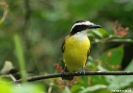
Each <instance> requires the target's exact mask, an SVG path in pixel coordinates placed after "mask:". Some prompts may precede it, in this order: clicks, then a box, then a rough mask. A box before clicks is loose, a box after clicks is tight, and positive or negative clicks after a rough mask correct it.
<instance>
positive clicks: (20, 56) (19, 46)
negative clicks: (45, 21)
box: [14, 34, 26, 82]
mask: <svg viewBox="0 0 133 93" xmlns="http://www.w3.org/2000/svg"><path fill="white" fill-rule="evenodd" d="M14 43H15V46H16V56H17V58H18V62H19V65H20V72H21V75H22V81H23V82H24V81H26V71H25V60H24V55H23V46H22V42H21V39H20V36H19V35H18V34H15V35H14Z"/></svg>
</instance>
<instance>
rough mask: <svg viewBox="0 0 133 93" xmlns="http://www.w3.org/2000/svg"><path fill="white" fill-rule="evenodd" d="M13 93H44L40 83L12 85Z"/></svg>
mask: <svg viewBox="0 0 133 93" xmlns="http://www.w3.org/2000/svg"><path fill="white" fill-rule="evenodd" d="M12 90H13V93H45V92H44V90H43V87H42V86H40V85H37V84H36V85H35V84H29V83H25V84H23V85H21V87H18V86H14V87H13V88H12Z"/></svg>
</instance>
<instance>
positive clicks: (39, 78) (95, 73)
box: [13, 71, 133, 83]
mask: <svg viewBox="0 0 133 93" xmlns="http://www.w3.org/2000/svg"><path fill="white" fill-rule="evenodd" d="M82 75H133V72H132V71H110V72H107V71H90V72H85V73H84V74H83V73H82V72H66V73H63V74H62V73H57V74H49V75H40V76H33V77H29V78H27V79H26V80H27V82H32V81H37V80H42V79H50V78H56V77H62V76H82ZM21 81H22V79H20V80H16V81H13V82H14V83H21Z"/></svg>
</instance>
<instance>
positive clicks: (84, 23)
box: [71, 21, 94, 31]
mask: <svg viewBox="0 0 133 93" xmlns="http://www.w3.org/2000/svg"><path fill="white" fill-rule="evenodd" d="M77 25H94V24H93V23H91V22H89V21H85V22H80V23H75V24H74V25H73V26H72V28H71V31H72V29H73V28H74V27H75V26H77Z"/></svg>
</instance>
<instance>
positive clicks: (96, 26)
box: [89, 25, 102, 29]
mask: <svg viewBox="0 0 133 93" xmlns="http://www.w3.org/2000/svg"><path fill="white" fill-rule="evenodd" d="M93 28H102V26H100V25H91V26H89V29H93Z"/></svg>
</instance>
